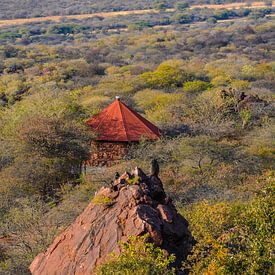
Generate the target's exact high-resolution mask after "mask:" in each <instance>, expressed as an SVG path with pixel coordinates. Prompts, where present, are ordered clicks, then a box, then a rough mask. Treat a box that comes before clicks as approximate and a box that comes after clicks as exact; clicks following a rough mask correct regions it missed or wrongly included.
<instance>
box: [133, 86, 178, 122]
mask: <svg viewBox="0 0 275 275" xmlns="http://www.w3.org/2000/svg"><path fill="white" fill-rule="evenodd" d="M181 99H182V95H181V94H175V93H174V94H170V93H165V92H162V91H158V90H150V89H145V90H142V91H140V92H137V93H136V94H135V96H134V100H135V102H136V103H137V105H138V106H139V107H140V108H142V109H143V110H144V111H145V114H146V116H147V117H148V118H149V119H150V120H151V121H153V122H156V123H166V122H169V121H170V122H171V120H172V116H171V115H172V114H171V112H169V110H172V109H173V108H174V107H175V106H177V105H179V104H180V102H181Z"/></svg>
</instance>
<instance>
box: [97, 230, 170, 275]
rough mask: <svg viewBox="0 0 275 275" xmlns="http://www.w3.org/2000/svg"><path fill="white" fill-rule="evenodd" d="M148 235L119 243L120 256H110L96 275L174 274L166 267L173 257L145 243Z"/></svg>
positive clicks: (133, 237)
mask: <svg viewBox="0 0 275 275" xmlns="http://www.w3.org/2000/svg"><path fill="white" fill-rule="evenodd" d="M147 238H148V235H145V236H142V237H135V236H132V237H129V239H128V241H127V242H124V243H120V248H121V254H120V255H119V256H115V255H110V258H109V260H107V262H106V263H105V264H103V265H102V266H100V268H99V270H98V273H97V274H98V275H110V274H117V275H131V274H136V275H144V274H150V275H151V274H152V275H157V274H171V275H172V274H175V273H174V271H173V270H169V269H168V267H169V265H170V264H171V263H173V262H174V261H175V257H174V256H173V255H170V256H167V253H166V252H165V251H164V250H162V249H160V248H158V247H154V245H153V244H152V243H148V242H146V239H147Z"/></svg>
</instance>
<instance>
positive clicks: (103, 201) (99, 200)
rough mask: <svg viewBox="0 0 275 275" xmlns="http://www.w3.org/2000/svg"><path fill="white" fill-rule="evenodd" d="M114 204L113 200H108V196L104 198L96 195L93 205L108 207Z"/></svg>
mask: <svg viewBox="0 0 275 275" xmlns="http://www.w3.org/2000/svg"><path fill="white" fill-rule="evenodd" d="M112 202H113V200H112V199H111V198H108V197H107V196H103V195H96V196H95V197H94V198H93V199H92V203H93V204H96V205H102V204H103V205H108V204H111V203H112Z"/></svg>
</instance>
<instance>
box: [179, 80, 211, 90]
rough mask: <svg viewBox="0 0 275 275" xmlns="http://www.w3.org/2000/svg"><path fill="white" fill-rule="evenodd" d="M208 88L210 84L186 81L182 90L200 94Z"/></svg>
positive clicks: (199, 81)
mask: <svg viewBox="0 0 275 275" xmlns="http://www.w3.org/2000/svg"><path fill="white" fill-rule="evenodd" d="M208 88H210V83H208V82H204V81H201V80H196V81H187V82H185V83H184V85H183V90H184V91H185V92H188V93H196V92H202V91H204V90H207V89H208Z"/></svg>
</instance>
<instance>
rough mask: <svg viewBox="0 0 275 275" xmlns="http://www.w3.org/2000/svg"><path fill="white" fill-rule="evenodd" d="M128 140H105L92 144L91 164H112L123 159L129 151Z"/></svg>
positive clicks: (89, 163)
mask: <svg viewBox="0 0 275 275" xmlns="http://www.w3.org/2000/svg"><path fill="white" fill-rule="evenodd" d="M128 150H129V143H128V142H103V141H97V142H93V143H92V144H91V159H90V160H89V162H88V165H90V166H111V165H114V164H116V163H118V162H119V161H121V160H122V159H123V158H124V157H125V156H126V155H127V153H128Z"/></svg>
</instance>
